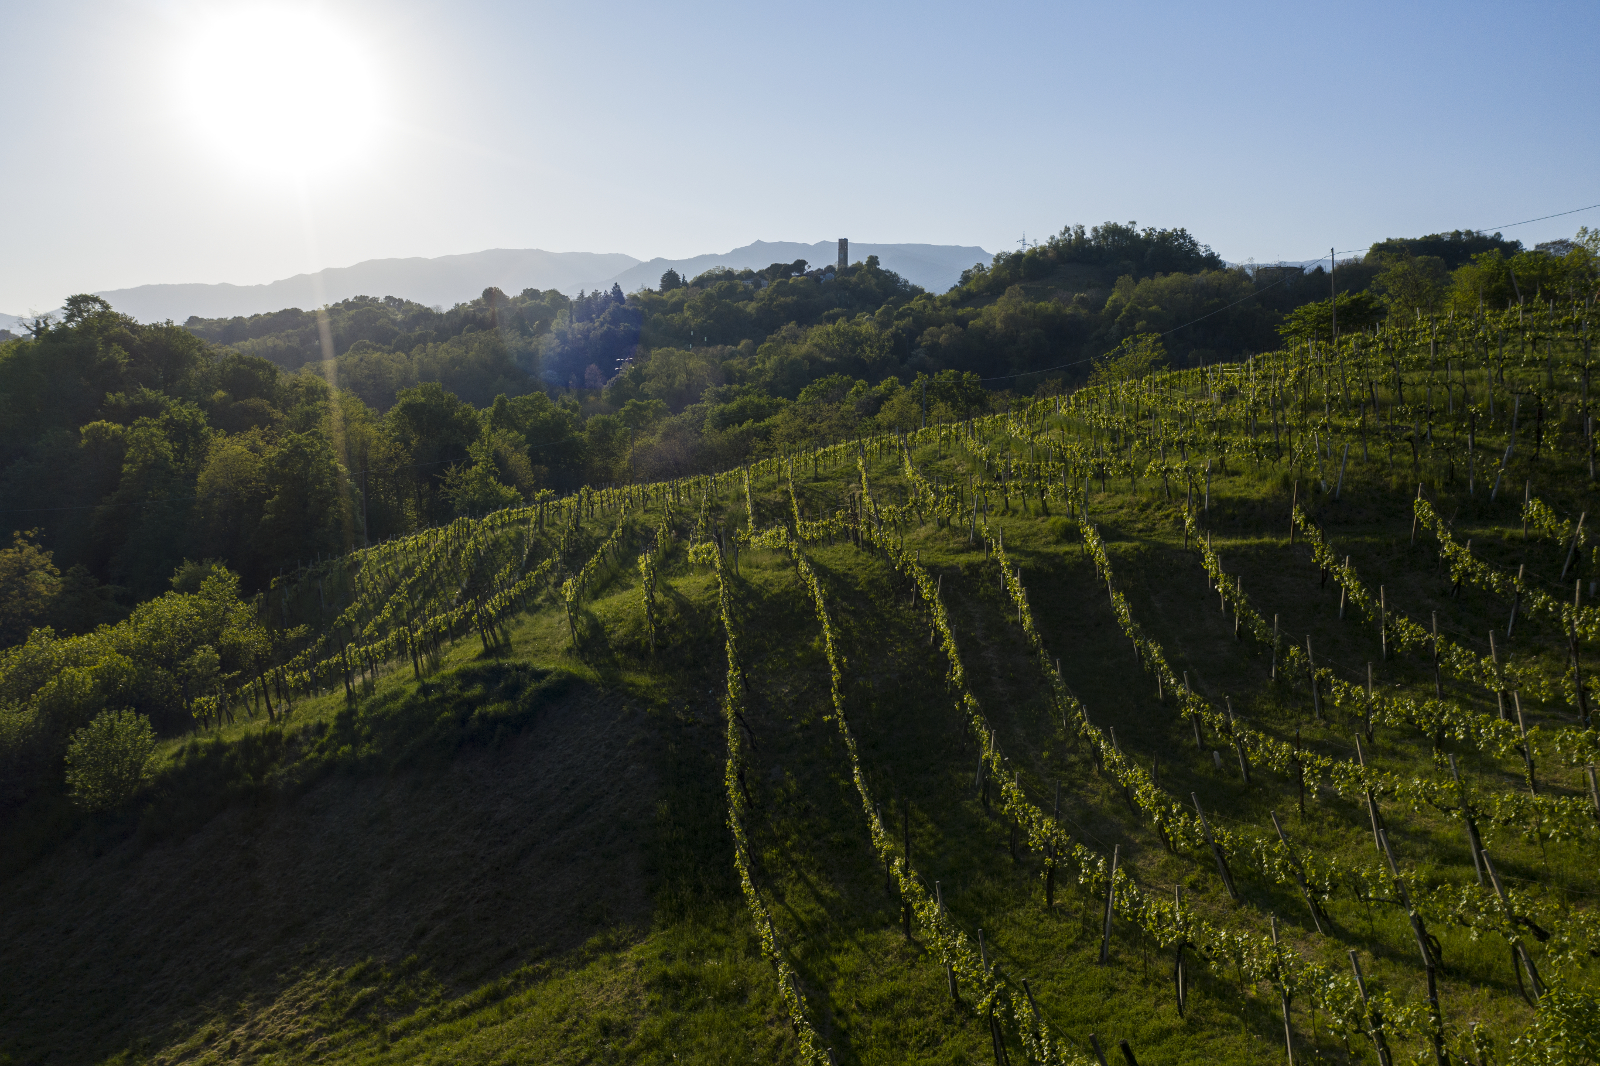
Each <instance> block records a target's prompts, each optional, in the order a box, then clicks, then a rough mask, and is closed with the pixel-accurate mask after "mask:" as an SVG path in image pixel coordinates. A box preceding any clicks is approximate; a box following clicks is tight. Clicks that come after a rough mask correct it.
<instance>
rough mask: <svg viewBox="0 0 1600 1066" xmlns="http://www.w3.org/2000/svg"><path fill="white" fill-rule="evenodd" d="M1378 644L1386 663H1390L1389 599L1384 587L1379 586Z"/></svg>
mask: <svg viewBox="0 0 1600 1066" xmlns="http://www.w3.org/2000/svg"><path fill="white" fill-rule="evenodd" d="M1378 643H1379V650H1380V655H1379V657H1380V658H1381V659H1383V661H1384V662H1388V661H1389V597H1388V593H1386V592H1385V591H1384V586H1382V585H1379V586H1378Z"/></svg>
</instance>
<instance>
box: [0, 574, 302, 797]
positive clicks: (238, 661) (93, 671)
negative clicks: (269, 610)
mask: <svg viewBox="0 0 1600 1066" xmlns="http://www.w3.org/2000/svg"><path fill="white" fill-rule="evenodd" d="M191 565H192V564H191ZM177 576H178V577H180V578H181V577H183V576H185V575H184V572H183V571H181V570H180V572H179V575H177ZM271 652H272V641H271V637H270V635H269V634H268V632H267V630H266V628H265V626H264V625H263V624H262V621H261V620H260V619H259V618H258V617H257V614H256V611H255V609H254V607H253V605H251V604H249V603H247V602H245V601H243V600H241V599H240V597H239V582H238V578H237V577H236V576H234V575H233V574H231V573H229V572H227V571H225V570H224V571H216V570H213V571H212V572H211V573H210V574H209V576H207V577H205V578H204V579H203V580H202V581H201V582H200V585H199V587H198V589H197V590H196V591H194V592H192V593H183V592H168V593H167V594H165V595H163V596H158V597H156V598H155V599H151V600H147V601H145V602H144V603H142V604H140V605H139V606H138V607H136V608H134V610H133V612H132V613H131V614H130V615H129V616H128V617H127V618H126V619H124V620H123V621H121V622H118V623H117V624H116V625H112V626H102V627H101V628H99V629H96V630H95V631H93V632H90V633H84V634H81V635H78V636H57V635H56V633H55V631H54V630H52V629H49V628H48V627H45V628H36V629H34V630H32V631H31V632H30V633H29V634H28V638H27V640H26V642H25V643H22V644H19V645H15V646H13V647H11V648H8V649H6V650H4V651H3V652H0V769H3V771H4V772H3V773H0V802H15V801H16V800H18V799H19V798H21V797H23V796H26V795H28V794H30V793H31V792H33V791H34V790H36V789H38V788H40V787H41V786H42V785H44V784H45V783H47V782H49V781H50V780H52V779H53V778H54V777H55V775H56V774H57V773H58V769H57V768H58V766H59V762H58V760H59V759H60V757H61V755H62V753H63V752H64V750H65V746H66V743H67V737H68V736H69V735H70V734H72V733H73V732H74V731H76V730H78V729H81V728H82V727H83V726H85V725H86V724H87V723H89V722H90V721H92V720H93V719H94V718H95V717H96V716H98V715H100V714H101V713H102V712H105V711H108V710H117V709H120V708H132V709H133V710H134V711H137V712H139V713H140V714H141V715H143V716H144V717H145V718H146V719H148V720H150V721H152V722H153V724H154V726H155V727H156V728H157V729H159V730H160V731H162V732H164V733H171V732H175V731H177V730H178V729H180V728H186V727H188V726H190V725H192V724H194V722H195V721H196V718H197V716H206V715H215V714H216V710H215V709H214V708H211V709H209V710H203V709H202V705H200V704H199V703H198V701H199V700H201V699H202V698H205V697H208V696H212V695H214V694H215V693H216V692H217V691H218V689H219V688H220V687H222V686H224V685H227V684H230V683H232V684H240V683H243V682H244V681H246V680H253V679H254V677H255V676H256V673H257V672H258V671H259V670H260V669H262V668H263V667H265V666H266V665H268V662H269V658H270V655H271Z"/></svg>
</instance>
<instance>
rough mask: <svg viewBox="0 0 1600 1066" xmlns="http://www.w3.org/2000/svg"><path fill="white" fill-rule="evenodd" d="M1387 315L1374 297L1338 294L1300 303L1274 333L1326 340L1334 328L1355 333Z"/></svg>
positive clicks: (1309, 339) (1308, 339)
mask: <svg viewBox="0 0 1600 1066" xmlns="http://www.w3.org/2000/svg"><path fill="white" fill-rule="evenodd" d="M1387 313H1388V309H1387V308H1386V307H1385V306H1384V304H1383V301H1382V300H1380V299H1379V298H1378V297H1377V295H1376V294H1374V293H1371V292H1358V293H1355V294H1354V295H1352V294H1350V293H1343V292H1341V293H1340V294H1339V295H1338V296H1337V297H1336V298H1335V299H1334V300H1331V301H1330V300H1323V301H1322V302H1320V303H1312V304H1304V305H1302V306H1300V307H1297V308H1296V309H1295V310H1294V311H1293V312H1292V313H1291V314H1290V315H1289V316H1288V317H1287V318H1285V319H1284V321H1283V325H1281V326H1279V327H1278V332H1279V333H1281V334H1282V335H1283V336H1284V337H1286V338H1289V339H1291V340H1293V341H1297V342H1300V343H1302V344H1303V343H1305V342H1306V341H1313V340H1314V341H1319V342H1321V341H1327V340H1328V339H1329V338H1330V337H1332V336H1333V330H1334V328H1335V327H1337V328H1338V330H1339V333H1340V335H1341V336H1342V335H1344V334H1347V333H1359V332H1360V331H1361V330H1363V329H1368V328H1370V327H1371V326H1372V325H1373V324H1374V323H1377V322H1381V321H1382V320H1383V318H1384V316H1385V315H1386V314H1387Z"/></svg>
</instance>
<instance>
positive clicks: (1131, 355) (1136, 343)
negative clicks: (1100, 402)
mask: <svg viewBox="0 0 1600 1066" xmlns="http://www.w3.org/2000/svg"><path fill="white" fill-rule="evenodd" d="M1166 358H1167V353H1166V349H1165V348H1164V347H1163V346H1162V344H1161V338H1160V336H1158V335H1157V334H1154V333H1140V334H1138V335H1137V336H1134V337H1129V338H1128V339H1126V340H1124V341H1123V342H1122V343H1121V344H1119V345H1117V347H1116V348H1115V349H1113V350H1112V351H1111V352H1109V353H1108V354H1107V355H1106V356H1105V357H1104V358H1102V359H1100V360H1098V361H1097V362H1096V363H1095V365H1094V370H1093V371H1091V372H1090V374H1089V384H1090V385H1110V384H1115V383H1118V382H1131V381H1139V380H1141V379H1143V378H1146V377H1149V376H1150V374H1151V373H1153V372H1154V371H1155V369H1156V368H1157V367H1159V366H1160V365H1161V364H1162V363H1164V362H1166Z"/></svg>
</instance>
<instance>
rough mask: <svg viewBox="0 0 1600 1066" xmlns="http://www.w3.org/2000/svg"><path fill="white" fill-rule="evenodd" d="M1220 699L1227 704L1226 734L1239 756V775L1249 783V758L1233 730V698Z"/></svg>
mask: <svg viewBox="0 0 1600 1066" xmlns="http://www.w3.org/2000/svg"><path fill="white" fill-rule="evenodd" d="M1222 700H1223V702H1224V703H1226V704H1227V706H1228V734H1229V739H1231V740H1232V741H1233V750H1234V751H1235V752H1237V753H1238V756H1239V776H1240V777H1242V778H1243V779H1244V783H1245V784H1247V785H1248V784H1249V783H1250V759H1249V758H1248V757H1247V756H1246V755H1245V753H1244V743H1243V742H1242V741H1241V740H1240V739H1239V737H1238V736H1237V735H1236V734H1235V733H1234V732H1233V700H1232V699H1230V698H1229V697H1227V696H1224V697H1222Z"/></svg>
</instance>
